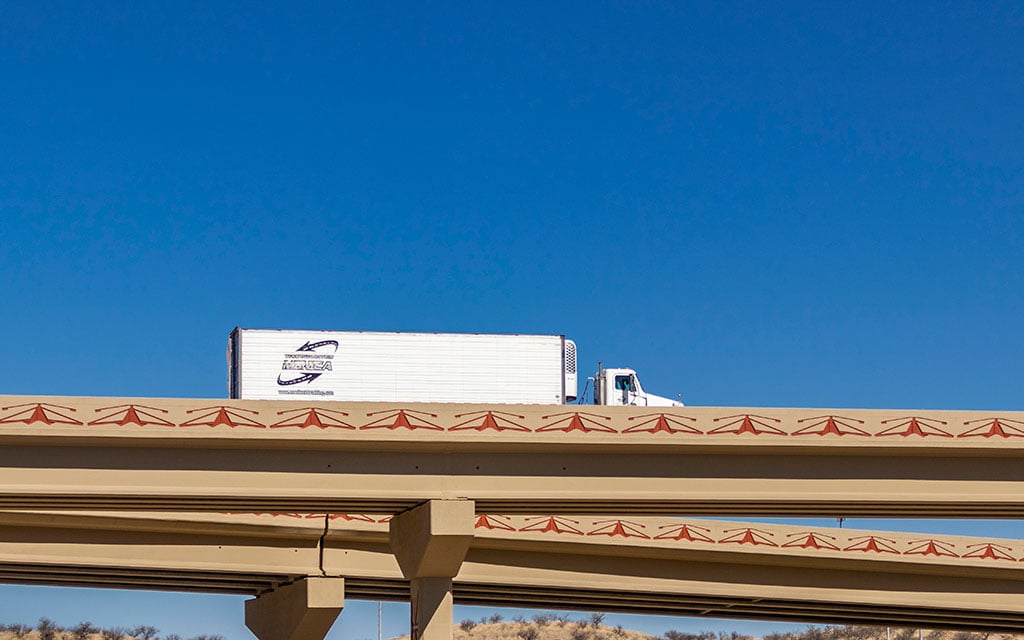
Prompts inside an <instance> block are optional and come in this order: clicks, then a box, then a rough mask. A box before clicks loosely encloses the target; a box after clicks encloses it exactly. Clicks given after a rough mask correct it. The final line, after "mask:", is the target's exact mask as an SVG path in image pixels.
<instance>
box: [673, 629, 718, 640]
mask: <svg viewBox="0 0 1024 640" xmlns="http://www.w3.org/2000/svg"><path fill="white" fill-rule="evenodd" d="M664 638H665V640H717V639H718V634H716V633H715V632H714V631H701V632H698V633H687V632H685V631H674V630H672V629H669V630H668V631H666V632H665V634H664Z"/></svg>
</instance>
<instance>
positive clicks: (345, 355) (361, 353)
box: [228, 327, 682, 407]
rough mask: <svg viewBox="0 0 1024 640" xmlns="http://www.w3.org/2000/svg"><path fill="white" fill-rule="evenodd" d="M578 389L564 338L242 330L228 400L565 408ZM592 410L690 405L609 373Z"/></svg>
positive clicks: (232, 342)
mask: <svg viewBox="0 0 1024 640" xmlns="http://www.w3.org/2000/svg"><path fill="white" fill-rule="evenodd" d="M578 386H579V385H578V381H577V375H576V344H575V343H574V342H573V341H572V340H567V339H566V338H565V336H556V335H519V334H514V335H498V334H479V333H405V332H401V333H386V332H372V331H294V330H283V329H241V328H237V327H236V328H235V330H234V331H232V332H231V337H230V338H229V340H228V390H229V394H230V397H232V398H241V399H246V400H306V401H309V400H339V401H340V400H347V401H366V402H373V401H379V402H467V403H469V402H479V403H499V404H567V403H570V402H574V401H575V400H576V398H577V392H578ZM594 403H595V404H612V405H639V406H659V407H660V406H679V405H681V404H682V403H680V402H677V401H675V400H671V399H669V398H662V397H659V396H655V395H652V394H649V393H647V392H646V391H644V390H643V387H641V386H640V381H639V380H638V379H637V375H636V371H634V370H632V369H612V368H604V367H599V368H598V372H597V374H596V375H595V376H594Z"/></svg>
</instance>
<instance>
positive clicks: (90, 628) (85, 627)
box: [69, 622, 100, 640]
mask: <svg viewBox="0 0 1024 640" xmlns="http://www.w3.org/2000/svg"><path fill="white" fill-rule="evenodd" d="M69 631H71V637H72V638H74V639H75V640H88V638H89V636H91V635H92V634H94V633H99V632H100V630H99V629H98V628H97V627H96V626H95V625H93V623H91V622H79V623H78V624H76V625H75V626H73V627H71V629H69Z"/></svg>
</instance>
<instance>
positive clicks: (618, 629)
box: [612, 624, 626, 638]
mask: <svg viewBox="0 0 1024 640" xmlns="http://www.w3.org/2000/svg"><path fill="white" fill-rule="evenodd" d="M612 631H614V632H615V635H617V636H619V637H620V638H623V637H625V635H626V629H625V628H624V627H623V626H622V625H621V624H617V625H615V628H614V629H612Z"/></svg>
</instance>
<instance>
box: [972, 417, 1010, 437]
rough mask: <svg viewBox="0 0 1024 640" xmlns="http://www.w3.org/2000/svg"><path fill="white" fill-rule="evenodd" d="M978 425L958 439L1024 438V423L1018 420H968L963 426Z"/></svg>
mask: <svg viewBox="0 0 1024 640" xmlns="http://www.w3.org/2000/svg"><path fill="white" fill-rule="evenodd" d="M979 422H980V423H982V424H979V425H978V426H977V427H974V428H972V429H970V430H968V431H964V432H963V433H961V434H960V435H958V436H957V437H958V438H996V437H998V438H1024V428H1021V427H1024V422H1021V421H1020V420H1008V419H1007V418H982V419H981V420H968V421H967V422H965V423H964V426H965V427H966V426H969V425H972V424H978V423H979ZM1018 425H1019V426H1018Z"/></svg>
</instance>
